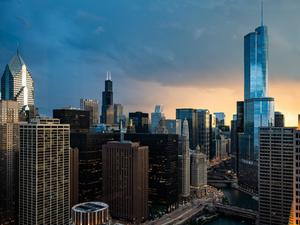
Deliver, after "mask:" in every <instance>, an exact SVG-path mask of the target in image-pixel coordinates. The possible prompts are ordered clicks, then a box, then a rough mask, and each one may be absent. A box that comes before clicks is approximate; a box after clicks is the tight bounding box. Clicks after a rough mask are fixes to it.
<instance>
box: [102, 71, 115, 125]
mask: <svg viewBox="0 0 300 225" xmlns="http://www.w3.org/2000/svg"><path fill="white" fill-rule="evenodd" d="M113 120H114V102H113V82H112V79H111V72H109V71H108V72H107V73H106V80H105V90H104V91H103V92H102V108H101V123H105V124H113V123H114V121H113Z"/></svg>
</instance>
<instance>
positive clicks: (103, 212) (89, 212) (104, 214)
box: [72, 202, 110, 225]
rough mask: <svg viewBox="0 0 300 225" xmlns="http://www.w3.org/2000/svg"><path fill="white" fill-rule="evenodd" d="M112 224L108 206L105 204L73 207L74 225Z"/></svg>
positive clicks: (87, 203)
mask: <svg viewBox="0 0 300 225" xmlns="http://www.w3.org/2000/svg"><path fill="white" fill-rule="evenodd" d="M106 224H110V216H109V210H108V205H107V204H105V203H103V202H85V203H80V204H77V205H75V206H73V207H72V225H106Z"/></svg>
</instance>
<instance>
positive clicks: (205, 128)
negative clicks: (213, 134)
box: [196, 109, 210, 158]
mask: <svg viewBox="0 0 300 225" xmlns="http://www.w3.org/2000/svg"><path fill="white" fill-rule="evenodd" d="M209 121H210V114H209V111H208V110H207V109H198V110H197V145H199V146H202V147H203V148H204V153H205V155H206V156H207V157H208V158H209V151H210V129H209V127H210V123H209ZM196 147H197V146H196Z"/></svg>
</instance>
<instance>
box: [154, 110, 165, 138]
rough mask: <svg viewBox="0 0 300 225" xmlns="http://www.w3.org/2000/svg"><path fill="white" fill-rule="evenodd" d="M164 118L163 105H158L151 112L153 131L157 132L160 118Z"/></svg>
mask: <svg viewBox="0 0 300 225" xmlns="http://www.w3.org/2000/svg"><path fill="white" fill-rule="evenodd" d="M162 118H164V113H163V107H162V105H156V106H155V109H154V112H152V113H151V133H152V134H155V133H156V129H157V127H158V126H159V122H160V120H161V119H162Z"/></svg>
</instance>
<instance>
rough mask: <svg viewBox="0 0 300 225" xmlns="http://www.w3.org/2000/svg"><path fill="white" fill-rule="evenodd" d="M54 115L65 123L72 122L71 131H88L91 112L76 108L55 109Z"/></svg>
mask: <svg viewBox="0 0 300 225" xmlns="http://www.w3.org/2000/svg"><path fill="white" fill-rule="evenodd" d="M53 117H54V118H56V119H59V120H60V122H61V123H63V124H70V129H71V132H72V133H74V132H88V131H89V129H90V112H89V111H86V110H81V109H76V108H65V109H54V110H53Z"/></svg>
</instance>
